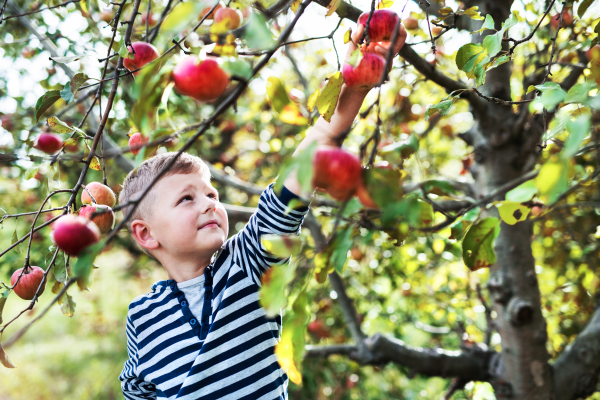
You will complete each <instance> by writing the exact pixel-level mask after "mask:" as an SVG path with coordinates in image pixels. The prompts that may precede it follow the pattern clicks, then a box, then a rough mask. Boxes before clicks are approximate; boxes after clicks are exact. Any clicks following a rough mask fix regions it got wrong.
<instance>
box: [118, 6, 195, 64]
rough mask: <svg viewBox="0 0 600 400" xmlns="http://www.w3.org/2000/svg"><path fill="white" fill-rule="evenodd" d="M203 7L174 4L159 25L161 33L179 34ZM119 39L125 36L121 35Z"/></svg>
mask: <svg viewBox="0 0 600 400" xmlns="http://www.w3.org/2000/svg"><path fill="white" fill-rule="evenodd" d="M203 6H204V4H201V3H200V2H185V3H182V2H180V3H178V4H176V5H175V7H174V8H173V9H172V10H171V12H170V13H169V14H168V15H167V18H165V20H164V22H163V23H162V24H161V31H163V32H164V33H167V34H169V33H171V32H172V33H177V32H180V31H181V30H183V29H184V28H185V27H186V26H187V25H189V23H190V16H192V15H194V16H195V15H198V14H200V11H202V8H203ZM121 37H125V36H124V35H121ZM119 54H120V53H119ZM121 57H123V56H121Z"/></svg>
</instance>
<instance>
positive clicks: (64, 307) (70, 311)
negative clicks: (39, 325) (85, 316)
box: [58, 292, 75, 317]
mask: <svg viewBox="0 0 600 400" xmlns="http://www.w3.org/2000/svg"><path fill="white" fill-rule="evenodd" d="M58 305H59V306H60V311H62V313H63V314H64V315H66V316H67V317H72V316H73V315H74V314H75V300H73V297H71V295H70V294H69V293H67V292H65V294H64V295H62V296H61V297H60V299H58Z"/></svg>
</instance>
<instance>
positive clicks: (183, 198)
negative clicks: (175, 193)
mask: <svg viewBox="0 0 600 400" xmlns="http://www.w3.org/2000/svg"><path fill="white" fill-rule="evenodd" d="M185 199H190V200H192V196H190V195H186V196H183V197H182V198H181V199H180V200H179V202H180V203H181V202H182V201H184V200H185Z"/></svg>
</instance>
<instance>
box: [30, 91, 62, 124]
mask: <svg viewBox="0 0 600 400" xmlns="http://www.w3.org/2000/svg"><path fill="white" fill-rule="evenodd" d="M58 99H60V90H49V91H47V92H46V93H44V95H43V96H41V97H40V98H39V99H38V100H37V103H36V104H35V119H36V121H37V120H39V119H40V117H41V116H42V114H43V113H44V112H45V111H46V110H47V109H49V108H50V107H51V106H52V104H54V103H55V102H56V100H58Z"/></svg>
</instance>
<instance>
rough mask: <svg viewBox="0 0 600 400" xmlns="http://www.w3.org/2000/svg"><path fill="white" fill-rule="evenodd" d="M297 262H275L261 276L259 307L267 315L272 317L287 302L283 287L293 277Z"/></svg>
mask: <svg viewBox="0 0 600 400" xmlns="http://www.w3.org/2000/svg"><path fill="white" fill-rule="evenodd" d="M296 266H297V262H296V261H295V260H292V261H291V262H290V263H289V264H277V265H273V266H272V267H271V268H269V269H268V270H267V271H266V272H265V274H264V275H263V276H262V277H261V287H260V289H259V291H258V297H259V301H260V305H261V307H263V308H264V310H265V312H266V314H267V317H269V318H272V317H274V316H276V315H277V314H279V313H280V311H281V309H283V308H285V306H286V304H287V296H286V295H285V288H286V286H287V284H288V283H290V282H291V281H292V279H293V278H294V272H295V271H296Z"/></svg>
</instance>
